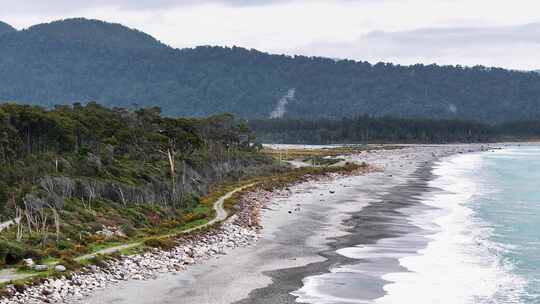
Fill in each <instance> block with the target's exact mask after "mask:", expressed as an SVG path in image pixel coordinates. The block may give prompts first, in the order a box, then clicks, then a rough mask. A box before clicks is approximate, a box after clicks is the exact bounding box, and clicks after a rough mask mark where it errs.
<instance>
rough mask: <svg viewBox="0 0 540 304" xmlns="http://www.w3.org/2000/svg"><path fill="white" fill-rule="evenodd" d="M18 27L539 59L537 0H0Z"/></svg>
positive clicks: (380, 56) (494, 60) (484, 61)
mask: <svg viewBox="0 0 540 304" xmlns="http://www.w3.org/2000/svg"><path fill="white" fill-rule="evenodd" d="M0 5H1V7H2V10H1V11H0V20H2V21H4V22H7V23H9V24H11V25H13V26H14V27H16V28H18V29H22V28H26V27H28V26H31V25H34V24H37V23H43V22H49V21H52V20H57V19H63V18H70V17H87V18H95V19H101V20H104V21H111V22H118V23H122V24H124V25H127V26H129V27H133V28H137V29H139V30H142V31H144V32H147V33H149V34H151V35H153V36H154V37H156V38H157V39H159V40H161V41H163V42H164V43H167V44H169V45H171V46H174V47H179V48H181V47H193V46H197V45H223V46H232V45H237V46H243V47H247V48H256V49H259V50H262V51H268V52H271V53H286V54H303V55H317V56H325V57H332V58H350V59H356V60H367V61H370V62H374V63H375V62H379V61H385V62H394V63H401V64H414V63H419V62H420V63H426V64H429V63H439V64H461V65H476V64H481V65H486V66H500V67H506V68H512V69H522V70H528V69H540V55H539V54H540V13H539V12H540V1H539V0H513V1H509V0H334V1H330V0H327V1H323V0H290V1H285V0H258V1H257V0H252V1H249V0H176V1H175V0H139V1H137V0H130V1H128V0H85V1H77V0H0Z"/></svg>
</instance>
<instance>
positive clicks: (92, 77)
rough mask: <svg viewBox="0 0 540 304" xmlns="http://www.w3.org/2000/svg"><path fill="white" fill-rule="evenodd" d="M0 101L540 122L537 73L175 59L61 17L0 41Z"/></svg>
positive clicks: (234, 51)
mask: <svg viewBox="0 0 540 304" xmlns="http://www.w3.org/2000/svg"><path fill="white" fill-rule="evenodd" d="M0 79H2V82H1V83H0V100H5V101H18V102H25V103H33V104H39V105H44V106H48V107H52V106H53V105H55V104H65V103H73V102H83V103H86V102H88V101H97V102H100V103H102V104H104V105H107V106H120V107H140V106H159V107H161V108H162V109H163V112H164V114H166V115H171V116H175V115H188V116H203V115H208V114H212V113H219V112H232V113H235V114H238V115H240V116H242V117H245V118H262V117H269V116H270V115H272V116H274V117H280V116H285V117H304V118H308V117H328V118H341V117H344V116H355V115H363V114H367V115H371V116H385V115H391V116H395V117H406V118H419V117H420V118H445V119H455V118H459V119H470V120H478V121H483V122H488V123H494V122H502V121H508V120H532V119H538V118H540V75H539V74H537V73H533V72H518V71H509V70H504V69H500V68H486V67H481V66H477V67H461V66H437V65H413V66H400V65H393V64H390V63H377V64H370V63H367V62H357V61H351V60H340V61H338V60H333V59H327V58H311V57H304V56H294V57H291V56H284V55H271V54H266V53H263V52H259V51H256V50H248V49H243V48H238V47H233V48H223V47H210V46H204V47H197V48H193V49H174V48H171V47H169V46H167V45H165V44H163V43H161V42H159V41H157V40H156V39H154V38H152V37H151V36H149V35H147V34H144V33H142V32H140V31H137V30H134V29H130V28H127V27H124V26H122V25H119V24H110V23H106V22H102V21H97V20H87V19H68V20H61V21H57V22H53V23H49V24H41V25H37V26H33V27H31V28H29V29H27V30H23V31H17V32H14V33H11V34H9V35H2V36H0Z"/></svg>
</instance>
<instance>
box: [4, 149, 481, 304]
mask: <svg viewBox="0 0 540 304" xmlns="http://www.w3.org/2000/svg"><path fill="white" fill-rule="evenodd" d="M484 148H485V145H458V146H455V145H453V146H443V147H441V146H437V147H433V146H429V147H428V146H426V147H417V146H414V147H407V148H404V149H400V150H388V151H382V150H381V151H371V152H366V153H362V154H359V155H353V156H349V157H347V158H348V159H347V160H353V161H356V162H362V161H366V162H367V163H369V164H370V165H376V166H379V167H383V168H384V169H385V171H383V172H375V173H370V174H367V175H362V176H353V177H343V178H339V179H337V180H333V181H328V180H326V181H316V182H314V181H308V182H305V183H302V184H300V185H296V186H293V187H291V191H290V192H291V193H290V195H289V194H286V193H279V192H278V193H273V194H268V196H269V198H268V199H269V201H268V202H266V203H264V202H263V203H262V205H261V208H262V209H263V210H262V218H261V225H262V226H263V229H262V230H261V231H260V233H259V235H256V236H254V237H253V239H251V240H249V241H247V242H245V243H243V244H242V245H241V246H224V247H223V248H221V250H218V252H216V253H217V254H215V255H211V256H207V257H206V258H204V259H201V260H199V262H200V263H197V264H195V265H193V264H194V263H191V264H190V266H189V267H188V268H187V269H184V268H185V267H177V268H175V267H172V268H167V269H166V270H165V271H162V272H158V273H161V274H159V275H157V276H156V274H153V275H151V276H150V278H151V280H128V281H123V279H121V278H120V279H118V280H117V281H118V282H115V283H114V284H112V285H107V286H108V287H107V288H105V289H99V290H97V291H96V292H92V293H91V295H90V296H89V297H82V296H81V297H78V298H79V301H78V303H88V304H92V303H96V304H97V303H105V304H106V303H133V304H135V303H174V299H179V298H181V299H183V302H184V303H216V304H219V303H240V304H247V303H295V301H296V299H297V296H299V297H300V298H302V297H304V298H305V297H306V296H309V293H310V292H313V291H309V290H308V292H307V293H304V294H303V293H302V292H298V290H299V289H301V288H302V287H303V286H305V283H306V282H305V280H306V278H309V277H311V276H313V275H324V274H325V273H329V272H330V270H331V269H334V268H335V267H336V266H339V265H347V264H351V263H357V262H358V261H359V260H358V259H351V258H347V257H345V256H343V255H341V254H338V253H337V251H338V250H340V249H343V248H347V247H351V246H356V245H358V244H372V243H375V242H377V241H378V240H381V239H384V238H388V237H392V236H394V235H397V234H403V233H406V232H407V231H409V230H407V229H414V227H410V226H407V224H406V223H405V224H404V223H403V216H402V215H400V213H399V212H398V211H397V210H398V209H400V208H403V207H406V206H410V205H413V204H417V203H418V198H417V197H418V195H419V194H421V193H423V192H425V191H427V181H428V180H429V179H430V178H431V176H430V174H431V167H432V164H433V162H434V161H435V160H437V159H439V158H441V157H445V156H449V155H452V154H458V153H466V152H474V151H480V150H484ZM272 196H273V198H272ZM412 226H413V225H412ZM218 238H219V237H218ZM254 239H258V242H254ZM195 245H196V244H194V246H195ZM233 247H234V249H233ZM151 254H153V253H151ZM174 254H176V255H178V254H180V253H179V252H175V253H174ZM174 254H173V255H174ZM171 258H175V257H171ZM176 258H177V257H176ZM203 261H204V262H203ZM193 262H194V261H193ZM364 262H365V263H369V261H367V260H366V261H364ZM388 265H391V269H386V270H387V272H395V270H396V269H398V268H399V267H400V266H399V263H397V262H396V263H394V264H391V263H390V264H389V263H385V265H384V266H385V268H388V267H387V266H388ZM179 270H182V271H180V272H178V271H179ZM381 277H382V275H381V276H379V277H378V278H376V277H374V276H373V275H369V276H365V277H364V278H360V279H363V280H364V282H365V285H363V286H366V288H364V289H362V290H361V291H360V292H361V293H362V294H361V295H349V296H350V297H358V296H360V297H362V298H365V299H375V298H378V297H380V296H382V295H384V290H383V286H384V285H385V284H386V283H387V282H386V281H384V280H383V279H382V278H381ZM291 292H295V295H292V294H291ZM0 303H4V302H2V301H0ZM6 303H17V302H6ZM25 303H32V302H25ZM36 303H41V302H36ZM67 303H73V302H67Z"/></svg>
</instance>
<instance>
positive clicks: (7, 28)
mask: <svg viewBox="0 0 540 304" xmlns="http://www.w3.org/2000/svg"><path fill="white" fill-rule="evenodd" d="M14 31H16V29H14V28H13V27H12V26H11V25H9V24H7V23H4V22H2V21H0V35H2V34H5V33H9V32H14Z"/></svg>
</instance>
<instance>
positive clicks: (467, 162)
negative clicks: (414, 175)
mask: <svg viewBox="0 0 540 304" xmlns="http://www.w3.org/2000/svg"><path fill="white" fill-rule="evenodd" d="M481 165H482V157H481V156H480V155H479V154H467V155H460V156H456V157H452V158H449V159H447V160H445V161H444V162H442V163H441V164H440V165H439V166H438V167H437V168H436V169H435V171H434V173H435V174H436V175H438V176H439V177H438V178H436V179H435V180H433V181H432V182H431V183H430V185H431V186H433V187H438V188H440V189H442V190H443V191H441V192H439V193H437V194H435V195H434V196H431V197H429V198H426V200H425V203H426V204H427V205H430V206H433V207H436V208H438V209H437V210H433V211H427V212H428V213H430V214H431V215H432V220H431V221H428V222H424V223H422V220H425V219H426V217H425V216H423V217H422V220H418V218H417V219H416V221H415V224H416V225H418V226H421V227H423V228H424V229H427V230H432V231H433V234H432V235H430V236H429V238H430V239H432V241H431V242H429V244H428V245H427V247H426V248H425V249H422V250H420V251H419V252H418V255H412V256H406V257H401V258H400V259H399V262H400V264H401V265H402V266H403V267H405V268H406V269H407V270H408V271H409V272H402V273H391V274H387V275H384V276H383V278H384V279H385V280H388V281H390V282H392V283H389V284H387V285H386V286H384V290H385V291H386V292H387V295H386V296H384V297H382V298H379V299H377V300H376V301H375V302H376V303H381V304H384V303H417V304H422V303H426V304H427V303H429V304H432V303H441V304H444V303H449V304H450V303H451V304H458V303H519V299H518V297H519V294H520V293H521V291H522V290H523V288H524V284H525V282H524V280H523V279H522V278H520V277H518V276H516V275H514V274H512V273H511V271H510V269H509V267H511V265H504V264H503V263H502V261H501V259H500V257H499V254H500V250H503V249H502V247H501V246H499V245H497V244H492V243H491V242H490V241H489V239H488V237H489V235H490V233H491V230H490V229H489V228H488V227H487V225H485V223H482V222H481V221H480V220H478V219H477V218H476V217H475V216H474V215H475V214H474V211H473V209H471V208H469V207H468V206H467V203H468V202H469V200H470V199H471V197H472V196H474V195H475V194H477V193H478V191H485V190H486V189H480V188H479V187H478V186H477V184H475V179H474V172H475V170H477V169H478V168H480V167H481ZM413 218H414V217H413ZM433 224H436V225H437V226H438V227H439V228H437V229H433V227H434V225H433ZM366 251H367V252H369V250H366Z"/></svg>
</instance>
